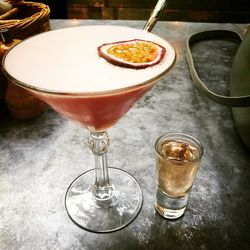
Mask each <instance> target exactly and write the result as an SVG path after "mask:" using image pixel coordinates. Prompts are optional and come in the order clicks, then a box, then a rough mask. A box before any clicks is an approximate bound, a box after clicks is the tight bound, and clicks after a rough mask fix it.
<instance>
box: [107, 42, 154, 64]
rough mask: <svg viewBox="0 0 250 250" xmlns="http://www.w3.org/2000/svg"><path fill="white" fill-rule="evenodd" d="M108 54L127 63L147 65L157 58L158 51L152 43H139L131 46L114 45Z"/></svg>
mask: <svg viewBox="0 0 250 250" xmlns="http://www.w3.org/2000/svg"><path fill="white" fill-rule="evenodd" d="M108 53H109V54H110V55H113V56H115V57H118V58H121V59H123V60H125V61H126V62H132V63H145V62H152V61H153V60H155V59H156V58H157V55H158V49H157V47H156V45H154V44H152V43H146V42H143V41H138V42H135V43H131V44H121V45H113V46H112V47H110V48H109V49H108Z"/></svg>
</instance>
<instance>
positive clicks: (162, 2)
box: [143, 0, 167, 32]
mask: <svg viewBox="0 0 250 250" xmlns="http://www.w3.org/2000/svg"><path fill="white" fill-rule="evenodd" d="M166 4H167V1H166V0H158V2H157V4H156V5H155V8H154V10H153V11H152V13H151V15H150V17H149V19H148V21H147V23H146V25H145V26H144V28H143V29H144V30H146V31H149V32H150V31H151V30H152V29H153V28H154V26H155V24H156V22H157V21H158V19H159V17H160V15H161V13H162V11H163V9H164V8H165V6H166Z"/></svg>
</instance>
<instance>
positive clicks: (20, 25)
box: [0, 0, 50, 40]
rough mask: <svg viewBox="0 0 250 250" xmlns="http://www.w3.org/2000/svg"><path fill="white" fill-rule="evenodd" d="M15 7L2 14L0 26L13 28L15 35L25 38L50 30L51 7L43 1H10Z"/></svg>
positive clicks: (15, 36)
mask: <svg viewBox="0 0 250 250" xmlns="http://www.w3.org/2000/svg"><path fill="white" fill-rule="evenodd" d="M9 2H11V3H12V5H13V8H12V9H11V10H10V11H8V12H6V13H4V14H3V15H0V28H1V29H2V28H8V29H11V31H12V34H13V37H14V38H17V39H21V40H23V39H25V38H27V37H30V36H32V35H35V34H38V33H41V32H44V31H48V30H50V22H49V21H50V17H49V13H50V9H49V7H48V6H47V5H45V4H43V3H36V2H26V1H15V0H13V1H9Z"/></svg>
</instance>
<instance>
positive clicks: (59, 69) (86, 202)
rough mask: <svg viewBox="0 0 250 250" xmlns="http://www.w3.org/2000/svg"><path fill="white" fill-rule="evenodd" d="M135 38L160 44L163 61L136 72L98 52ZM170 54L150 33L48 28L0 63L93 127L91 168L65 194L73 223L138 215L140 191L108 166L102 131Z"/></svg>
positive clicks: (101, 226)
mask: <svg viewBox="0 0 250 250" xmlns="http://www.w3.org/2000/svg"><path fill="white" fill-rule="evenodd" d="M135 38H136V39H144V40H148V41H153V42H156V43H158V44H160V45H162V46H164V47H165V48H166V54H165V56H164V58H163V59H162V61H161V62H160V63H159V64H157V65H155V66H153V67H149V68H146V69H141V70H136V69H128V68H122V67H119V66H114V65H112V64H110V63H108V62H107V61H105V60H104V59H102V58H100V57H99V56H98V53H97V47H98V46H100V45H101V44H103V43H108V42H114V41H125V40H130V39H135ZM175 56H176V54H175V50H174V48H173V47H172V46H171V45H170V44H169V43H168V42H167V41H165V40H164V39H162V38H160V37H158V36H156V35H154V34H152V33H150V32H148V31H145V30H139V29H133V28H129V27H120V26H108V25H99V26H98V25H97V26H78V27H73V28H65V29H60V30H55V31H49V32H45V33H42V34H39V35H36V36H33V37H31V38H29V39H26V40H25V41H23V42H21V43H20V44H18V45H17V46H15V47H14V48H13V49H11V50H10V51H9V52H8V53H7V54H6V56H5V58H4V60H3V68H4V71H5V73H6V75H7V77H8V78H9V80H10V81H12V82H14V83H15V84H17V85H19V86H21V87H23V88H25V89H27V90H28V91H30V92H31V93H32V94H33V95H34V96H36V97H37V98H39V99H41V100H42V101H44V102H46V103H47V104H49V105H50V106H51V107H52V108H53V109H54V110H56V111H57V112H58V113H60V114H62V115H63V116H65V117H67V118H69V119H71V120H73V121H75V122H77V123H79V124H80V125H82V126H83V127H85V128H87V129H88V130H89V131H90V136H89V147H90V149H91V151H92V152H93V155H94V159H95V168H94V169H91V168H90V170H88V171H87V172H85V173H83V174H81V175H80V176H78V177H77V178H76V179H75V180H73V182H72V183H71V184H70V186H69V188H68V190H67V192H66V195H65V206H66V210H67V212H68V215H69V217H70V218H71V219H72V221H73V222H74V223H76V224H77V225H78V226H80V227H82V228H84V229H86V230H89V231H92V232H111V231H115V230H118V229H121V228H123V227H124V226H126V225H128V224H129V223H130V222H131V221H133V219H134V218H135V217H136V216H137V215H138V213H139V211H140V209H141V206H142V200H143V199H142V191H141V188H140V186H139V184H138V182H137V181H136V180H135V178H133V177H132V176H131V175H130V174H128V173H127V172H125V171H123V170H121V169H118V168H115V167H116V166H115V167H114V168H111V167H108V163H107V154H108V148H109V144H110V140H109V137H108V134H107V129H109V128H110V127H112V126H113V125H114V124H115V123H116V122H117V121H118V120H119V119H120V118H121V117H122V116H123V115H124V114H125V113H126V112H127V111H128V110H129V109H130V108H131V107H132V106H133V104H134V103H135V102H136V101H137V100H138V99H139V98H141V97H142V96H143V94H144V93H145V92H147V91H148V90H149V89H150V88H152V87H153V86H154V85H155V83H156V81H158V80H159V79H161V78H162V77H163V76H164V75H165V74H166V73H167V72H168V71H169V70H170V68H171V67H172V66H173V64H174V61H175ZM120 145H121V146H123V144H122V142H120Z"/></svg>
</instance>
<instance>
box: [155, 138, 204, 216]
mask: <svg viewBox="0 0 250 250" xmlns="http://www.w3.org/2000/svg"><path fill="white" fill-rule="evenodd" d="M155 150H156V183H157V190H156V202H155V209H156V210H157V211H158V212H159V214H160V215H162V216H163V217H165V218H168V219H177V218H179V217H180V216H182V215H183V214H184V212H185V209H186V205H187V201H188V197H189V193H190V191H191V188H192V185H193V182H194V179H195V176H196V173H197V171H198V168H199V165H200V161H201V157H202V155H203V147H202V145H201V143H200V142H199V141H197V140H196V139H195V138H193V137H192V136H189V135H186V134H183V133H169V134H164V135H162V136H161V137H159V138H158V139H157V140H156V143H155Z"/></svg>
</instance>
